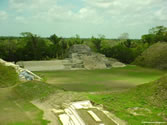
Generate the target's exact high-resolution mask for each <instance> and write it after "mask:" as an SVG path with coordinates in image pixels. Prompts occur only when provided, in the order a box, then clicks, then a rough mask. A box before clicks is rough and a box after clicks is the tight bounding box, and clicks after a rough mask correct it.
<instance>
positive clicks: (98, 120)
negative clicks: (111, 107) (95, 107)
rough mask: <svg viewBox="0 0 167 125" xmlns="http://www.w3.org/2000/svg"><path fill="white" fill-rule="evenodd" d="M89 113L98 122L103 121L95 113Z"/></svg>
mask: <svg viewBox="0 0 167 125" xmlns="http://www.w3.org/2000/svg"><path fill="white" fill-rule="evenodd" d="M88 113H89V114H90V115H91V117H92V118H93V119H94V120H95V121H96V122H101V119H100V118H99V117H98V116H97V115H96V114H95V113H94V112H93V111H91V110H89V111H88Z"/></svg>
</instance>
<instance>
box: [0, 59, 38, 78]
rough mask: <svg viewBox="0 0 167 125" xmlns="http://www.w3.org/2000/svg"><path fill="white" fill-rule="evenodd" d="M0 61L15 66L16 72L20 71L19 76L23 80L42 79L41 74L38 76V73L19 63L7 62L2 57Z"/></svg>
mask: <svg viewBox="0 0 167 125" xmlns="http://www.w3.org/2000/svg"><path fill="white" fill-rule="evenodd" d="M0 63H1V64H3V65H5V66H11V67H13V68H14V69H15V70H16V72H17V73H18V75H19V78H20V79H21V80H41V78H40V77H39V76H37V75H36V74H34V73H32V72H31V71H29V70H27V69H23V68H21V67H20V66H19V65H15V64H14V63H11V62H6V61H4V60H2V59H0Z"/></svg>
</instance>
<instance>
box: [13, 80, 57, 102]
mask: <svg viewBox="0 0 167 125" xmlns="http://www.w3.org/2000/svg"><path fill="white" fill-rule="evenodd" d="M13 90H14V92H15V93H16V94H17V95H18V96H19V97H21V98H24V99H26V100H32V99H45V98H46V97H47V96H49V95H50V94H51V93H53V92H55V90H56V88H55V87H54V86H52V85H49V84H46V83H43V82H38V81H29V82H26V83H22V84H19V85H17V86H16V87H15V88H13Z"/></svg>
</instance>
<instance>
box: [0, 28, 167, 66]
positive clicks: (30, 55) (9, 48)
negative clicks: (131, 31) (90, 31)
mask: <svg viewBox="0 0 167 125" xmlns="http://www.w3.org/2000/svg"><path fill="white" fill-rule="evenodd" d="M156 42H167V28H166V27H164V26H157V27H154V28H152V29H150V30H149V33H148V34H145V35H143V36H142V37H141V39H140V40H132V39H128V34H127V33H123V34H122V35H121V36H120V37H119V38H118V39H117V40H108V39H106V38H105V36H104V35H99V37H92V38H90V39H81V38H80V37H79V35H76V36H75V37H71V38H69V39H65V38H62V37H58V36H57V35H56V34H53V35H51V36H50V37H48V38H42V37H40V36H38V35H36V34H32V33H30V32H24V33H21V36H20V37H0V58H2V59H4V60H6V61H12V62H17V61H28V60H49V59H64V58H66V56H67V52H68V49H69V48H70V47H71V46H72V45H74V44H86V45H88V46H90V47H91V49H92V50H93V51H95V52H99V53H102V54H105V55H106V56H107V57H112V58H116V59H118V60H119V61H121V62H124V63H131V62H133V61H134V60H135V58H136V57H137V56H139V55H140V54H141V53H142V52H143V51H144V50H145V49H147V48H148V47H149V46H151V45H152V44H154V43H156Z"/></svg>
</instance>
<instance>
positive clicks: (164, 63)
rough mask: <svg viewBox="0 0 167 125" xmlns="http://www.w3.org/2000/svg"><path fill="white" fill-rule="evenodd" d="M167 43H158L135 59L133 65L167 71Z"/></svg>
mask: <svg viewBox="0 0 167 125" xmlns="http://www.w3.org/2000/svg"><path fill="white" fill-rule="evenodd" d="M166 55H167V43H166V42H158V43H156V44H153V45H152V46H150V47H149V48H148V49H147V50H145V51H144V52H143V53H142V54H141V56H139V57H137V58H136V60H135V61H134V64H137V65H140V66H144V67H151V68H157V69H167V56H166Z"/></svg>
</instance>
